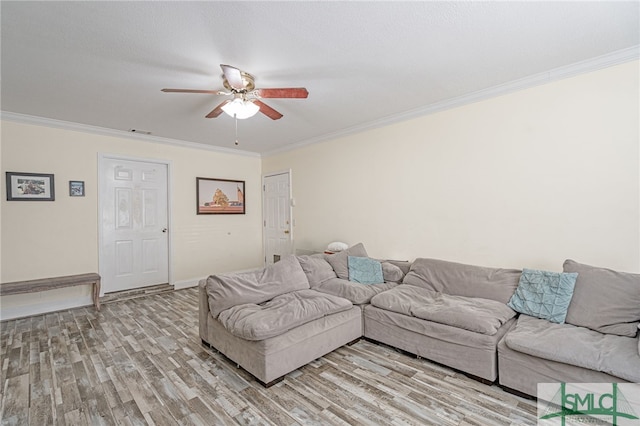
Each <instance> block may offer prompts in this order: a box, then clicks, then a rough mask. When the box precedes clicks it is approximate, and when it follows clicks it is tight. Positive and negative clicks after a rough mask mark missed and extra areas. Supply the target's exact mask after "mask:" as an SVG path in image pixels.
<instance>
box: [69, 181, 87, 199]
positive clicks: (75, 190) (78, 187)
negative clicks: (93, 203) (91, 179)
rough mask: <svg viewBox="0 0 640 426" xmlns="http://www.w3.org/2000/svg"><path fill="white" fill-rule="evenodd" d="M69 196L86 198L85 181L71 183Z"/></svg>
mask: <svg viewBox="0 0 640 426" xmlns="http://www.w3.org/2000/svg"><path fill="white" fill-rule="evenodd" d="M69 196H70V197H84V181H83V180H70V181H69Z"/></svg>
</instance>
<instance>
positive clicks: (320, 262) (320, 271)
mask: <svg viewBox="0 0 640 426" xmlns="http://www.w3.org/2000/svg"><path fill="white" fill-rule="evenodd" d="M298 262H300V266H302V270H303V271H304V273H305V274H306V275H307V279H308V280H309V285H310V286H311V288H313V287H315V286H317V285H319V284H322V283H323V282H325V281H327V280H330V279H331V278H336V277H337V275H336V273H335V271H334V270H333V268H332V267H331V265H330V264H329V262H327V261H326V260H325V259H324V256H323V255H320V256H316V255H311V256H298Z"/></svg>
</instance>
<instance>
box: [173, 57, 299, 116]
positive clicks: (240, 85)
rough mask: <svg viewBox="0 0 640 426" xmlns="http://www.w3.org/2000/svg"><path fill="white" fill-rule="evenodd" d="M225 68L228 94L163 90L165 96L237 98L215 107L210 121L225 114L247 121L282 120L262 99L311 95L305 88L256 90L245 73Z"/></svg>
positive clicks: (215, 91) (229, 66)
mask: <svg viewBox="0 0 640 426" xmlns="http://www.w3.org/2000/svg"><path fill="white" fill-rule="evenodd" d="M220 68H222V73H223V76H222V85H223V86H224V87H225V89H227V91H224V90H198V89H162V91H163V92H173V93H207V94H213V95H224V96H233V98H232V99H227V100H225V101H223V102H222V103H221V104H219V105H218V106H217V107H215V108H214V109H213V110H212V111H211V112H210V113H209V114H207V115H206V117H207V118H215V117H218V116H219V115H220V114H222V113H223V112H225V113H227V114H229V115H230V116H231V117H234V118H236V119H244V118H249V117H252V116H254V115H255V114H256V113H257V112H258V111H260V112H261V113H263V114H264V115H266V116H267V117H269V118H271V119H272V120H278V119H280V118H282V114H280V113H279V112H278V111H276V110H275V109H273V108H271V107H270V106H269V105H267V104H265V103H264V102H262V101H261V100H260V99H262V98H306V97H307V96H308V95H309V92H308V91H307V89H305V88H304V87H289V88H277V89H256V85H255V78H254V77H253V76H252V75H251V74H249V73H246V72H244V71H241V70H239V69H238V68H236V67H232V66H231V65H223V64H220Z"/></svg>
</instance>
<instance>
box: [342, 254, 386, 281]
mask: <svg viewBox="0 0 640 426" xmlns="http://www.w3.org/2000/svg"><path fill="white" fill-rule="evenodd" d="M348 264H349V281H353V282H356V283H360V284H381V283H383V282H384V278H383V275H382V264H381V263H380V262H378V261H377V260H375V259H371V258H369V257H356V256H349V258H348Z"/></svg>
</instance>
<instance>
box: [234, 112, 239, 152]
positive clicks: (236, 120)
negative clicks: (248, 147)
mask: <svg viewBox="0 0 640 426" xmlns="http://www.w3.org/2000/svg"><path fill="white" fill-rule="evenodd" d="M233 119H234V120H235V122H236V145H238V114H233Z"/></svg>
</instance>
